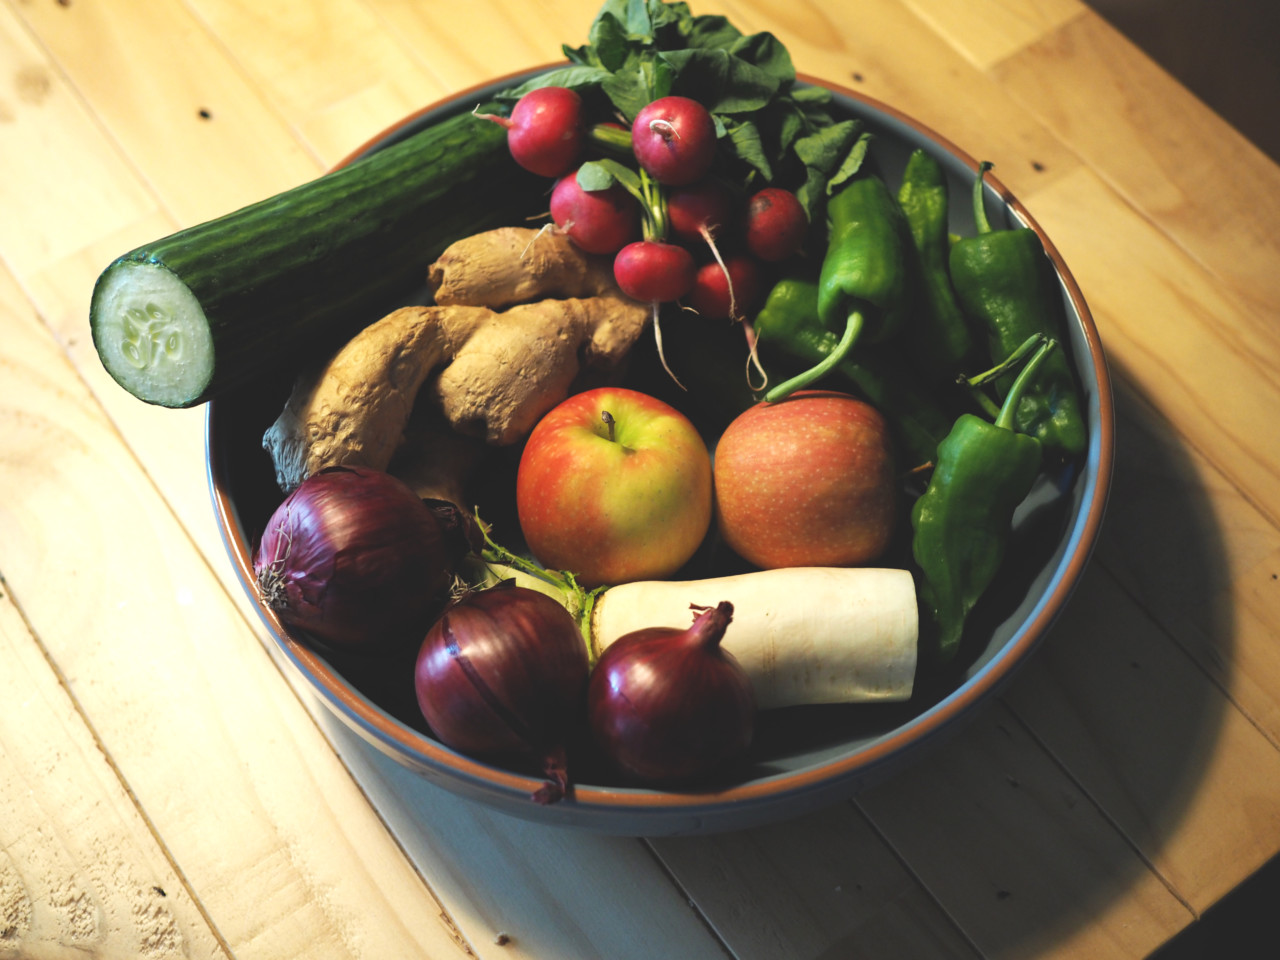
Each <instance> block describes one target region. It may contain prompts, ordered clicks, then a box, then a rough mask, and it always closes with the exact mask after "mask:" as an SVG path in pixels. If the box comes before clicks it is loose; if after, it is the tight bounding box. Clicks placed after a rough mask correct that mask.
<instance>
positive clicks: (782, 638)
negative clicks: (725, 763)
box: [486, 555, 919, 709]
mask: <svg viewBox="0 0 1280 960" xmlns="http://www.w3.org/2000/svg"><path fill="white" fill-rule="evenodd" d="M504 559H513V558H511V557H510V555H508V556H507V557H504ZM486 567H487V569H488V574H489V576H490V577H492V578H495V579H505V578H513V579H515V580H516V581H517V582H518V583H519V584H520V585H521V586H526V587H531V588H533V589H535V590H540V591H541V592H543V593H546V594H548V595H549V596H552V597H554V598H555V599H557V600H559V601H560V602H561V603H562V604H564V605H565V606H566V607H567V608H568V609H569V612H570V613H572V614H573V615H574V617H575V618H576V619H577V620H578V623H579V626H580V627H581V628H582V632H583V634H584V636H585V637H586V639H587V642H588V644H589V645H590V650H591V657H592V661H593V662H594V660H595V659H596V658H597V657H598V656H599V655H600V652H601V651H602V650H603V649H604V648H605V647H607V646H608V645H609V644H611V643H613V642H614V641H615V640H618V639H619V638H620V637H622V636H624V635H626V634H628V633H631V632H632V631H635V630H641V629H644V628H646V627H675V628H677V629H680V630H684V629H687V628H688V626H689V625H690V624H691V623H692V622H693V617H694V613H695V611H694V610H693V609H691V607H693V606H705V607H712V606H715V605H716V604H718V603H720V602H721V601H724V600H728V601H729V602H730V603H732V604H733V611H734V612H733V623H732V624H731V625H730V626H729V628H728V630H727V631H726V632H725V635H724V640H723V641H722V642H721V647H722V649H724V650H727V651H729V652H730V653H732V654H733V655H734V657H736V658H737V659H738V661H739V662H740V663H741V664H742V666H743V668H744V669H745V670H746V671H747V674H748V675H749V676H750V677H751V683H752V688H753V690H754V691H755V696H756V702H757V704H758V705H759V707H760V708H761V709H769V708H774V707H786V706H799V705H802V704H819V703H874V702H887V701H896V700H906V699H907V698H908V697H910V696H911V690H912V685H913V683H914V680H915V672H916V650H917V640H918V637H919V620H918V615H917V607H916V592H915V582H914V580H913V579H912V576H911V574H910V572H908V571H906V570H897V569H889V568H871V567H788V568H783V569H778V570H761V571H756V572H752V573H744V574H738V575H736V576H731V577H717V578H713V579H710V580H671V581H639V582H636V583H624V584H620V585H618V586H615V587H608V588H605V589H603V590H596V591H592V592H587V591H584V590H582V589H581V588H578V587H577V586H576V585H575V584H573V583H572V581H571V580H566V579H565V578H564V577H563V576H562V575H560V574H558V573H554V572H552V571H535V570H532V569H530V568H529V567H526V566H524V564H521V563H518V564H516V565H512V564H509V563H493V562H490V563H487V564H486Z"/></svg>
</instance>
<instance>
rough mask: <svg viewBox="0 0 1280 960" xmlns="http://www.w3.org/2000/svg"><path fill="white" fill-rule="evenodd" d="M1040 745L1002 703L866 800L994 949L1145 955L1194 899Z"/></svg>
mask: <svg viewBox="0 0 1280 960" xmlns="http://www.w3.org/2000/svg"><path fill="white" fill-rule="evenodd" d="M1082 600H1083V602H1087V601H1088V597H1087V596H1086V597H1084V598H1082ZM1033 744H1034V741H1033V740H1032V739H1031V737H1030V734H1029V733H1028V732H1027V730H1026V729H1025V728H1024V727H1023V726H1022V724H1021V723H1020V722H1019V721H1018V719H1017V718H1016V717H1014V716H1012V715H1010V714H1009V713H1008V711H1007V710H1006V709H1005V708H1004V707H1003V706H1002V705H1001V704H999V703H995V704H991V705H990V707H989V708H988V709H986V710H985V711H984V712H982V714H981V715H979V716H978V717H976V718H975V719H974V720H973V721H972V722H971V723H970V724H969V725H968V726H967V727H966V728H965V729H964V730H963V731H962V732H961V733H960V734H959V736H958V737H957V738H956V739H955V740H954V741H953V742H952V743H950V744H948V745H946V746H945V747H944V748H942V749H939V750H937V751H935V752H934V753H933V754H931V755H930V756H929V757H927V758H925V759H924V760H923V761H921V762H920V763H917V764H915V765H914V766H912V767H911V768H910V769H909V770H907V771H905V772H904V773H903V774H902V775H901V776H899V777H897V778H895V779H894V780H892V781H891V782H889V783H887V784H884V785H883V786H881V787H877V788H874V789H872V790H870V791H868V792H867V793H865V794H864V795H862V796H861V797H859V799H858V801H857V802H858V805H859V806H860V807H861V808H862V809H863V810H865V811H866V813H867V815H868V816H869V817H870V818H871V820H872V821H873V822H874V823H875V824H876V826H877V828H878V829H879V831H880V832H881V833H882V834H883V835H884V836H885V838H886V839H887V840H888V841H889V843H890V844H892V845H893V847H894V849H895V850H896V851H897V852H898V855H899V856H901V857H902V858H903V860H904V861H906V862H907V863H909V864H911V865H912V867H913V869H914V870H915V871H916V873H917V875H918V876H919V877H920V879H921V880H922V881H923V882H924V883H925V885H926V886H927V887H928V888H929V889H930V890H931V891H932V892H933V894H934V896H936V897H937V898H938V900H939V902H941V903H942V904H943V905H944V906H945V908H946V910H947V912H948V913H949V914H950V915H951V917H952V918H953V919H954V920H955V922H956V923H957V924H958V925H959V926H960V928H961V929H962V930H963V931H964V932H965V934H966V935H967V936H968V937H969V939H970V940H972V941H973V942H974V943H975V944H976V945H977V947H978V949H979V951H980V952H981V953H982V955H983V956H984V957H992V958H1012V957H1026V956H1034V957H1095V958H1103V957H1141V956H1146V955H1147V954H1148V953H1149V952H1150V951H1151V950H1153V949H1154V948H1155V947H1157V946H1159V945H1160V944H1161V943H1163V942H1165V941H1166V940H1167V939H1168V938H1169V937H1170V936H1172V935H1173V934H1174V933H1175V932H1176V931H1178V930H1179V929H1181V928H1182V927H1183V926H1184V925H1185V924H1186V923H1187V920H1188V918H1189V917H1188V912H1187V909H1186V907H1185V906H1184V905H1183V904H1182V903H1181V902H1180V901H1179V900H1178V899H1177V897H1176V896H1175V895H1174V894H1173V893H1172V892H1171V891H1170V890H1169V889H1168V888H1167V887H1166V886H1165V885H1164V884H1163V883H1162V882H1161V881H1160V879H1159V878H1158V877H1157V876H1155V875H1154V874H1153V873H1152V872H1151V871H1150V870H1149V869H1148V867H1147V865H1146V864H1145V863H1144V862H1143V861H1142V859H1141V858H1140V857H1139V856H1138V855H1137V854H1136V853H1135V852H1134V851H1133V850H1132V849H1131V848H1130V847H1129V845H1128V843H1127V842H1126V840H1125V839H1124V837H1123V836H1122V835H1121V834H1119V833H1118V832H1116V830H1115V828H1114V826H1113V825H1112V824H1111V823H1110V822H1109V821H1108V819H1107V816H1106V814H1105V813H1104V812H1103V811H1102V810H1101V809H1099V808H1098V807H1097V806H1096V805H1095V804H1094V803H1093V802H1091V800H1090V798H1089V797H1088V795H1087V794H1085V793H1084V792H1083V791H1082V790H1081V789H1080V788H1079V787H1077V786H1076V785H1074V784H1072V783H1071V782H1069V781H1067V780H1066V779H1064V777H1063V776H1062V771H1061V769H1060V768H1059V767H1058V766H1057V764H1056V763H1054V762H1053V761H1052V760H1050V759H1049V758H1047V757H1046V756H1044V755H1043V754H1042V753H1041V752H1040V750H1039V749H1036V748H1035V747H1034V745H1033ZM935 851H936V852H937V855H935Z"/></svg>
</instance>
